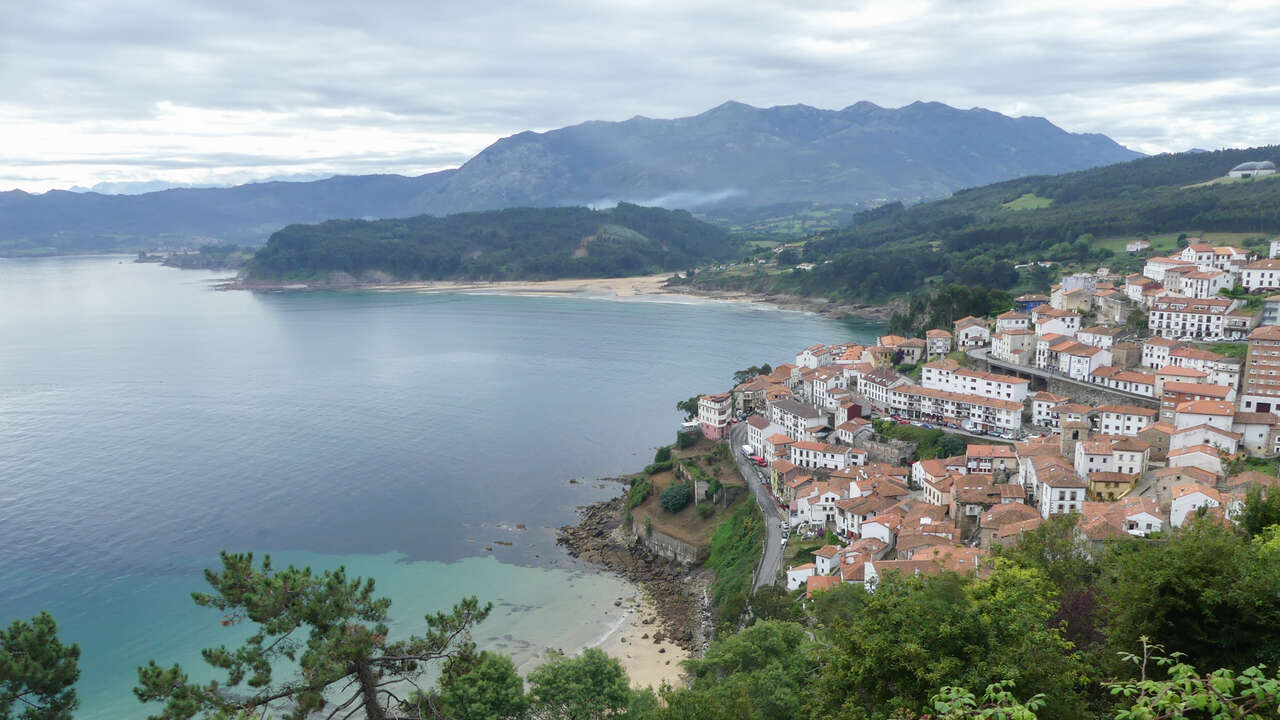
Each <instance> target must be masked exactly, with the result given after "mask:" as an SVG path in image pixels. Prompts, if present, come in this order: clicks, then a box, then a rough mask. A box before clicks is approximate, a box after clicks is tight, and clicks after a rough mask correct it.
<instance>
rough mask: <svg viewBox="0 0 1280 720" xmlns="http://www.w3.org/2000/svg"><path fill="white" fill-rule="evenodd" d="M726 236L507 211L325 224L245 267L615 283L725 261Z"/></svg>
mask: <svg viewBox="0 0 1280 720" xmlns="http://www.w3.org/2000/svg"><path fill="white" fill-rule="evenodd" d="M739 252H740V248H739V246H738V245H737V243H736V242H735V241H733V240H732V239H731V238H730V236H729V234H728V233H727V232H726V231H724V230H722V229H720V228H717V227H715V226H713V225H708V224H707V223H704V222H701V221H699V220H697V219H695V218H694V217H693V216H692V215H690V214H689V213H688V212H685V211H683V210H676V211H672V210H663V209H660V208H646V207H640V206H637V205H629V204H626V203H623V204H620V205H618V206H617V207H616V208H613V209H610V210H590V209H588V208H582V207H562V208H516V209H512V210H496V211H490V212H476V213H461V214H458V215H449V216H446V217H441V218H437V217H431V216H427V215H423V216H420V217H413V218H406V219H397V220H376V221H364V220H331V221H329V222H325V223H321V224H319V225H290V226H288V227H286V228H284V229H283V230H280V231H279V232H276V233H275V234H273V235H272V236H271V238H270V239H269V240H268V241H267V244H266V246H265V247H263V248H262V249H261V250H259V251H258V252H257V254H256V255H255V256H254V258H253V259H252V261H250V263H249V272H248V276H249V279H250V280H253V281H271V280H285V279H323V278H326V277H328V276H330V275H332V274H333V273H345V274H346V275H350V276H353V277H356V278H359V277H361V276H364V275H366V274H369V273H385V274H387V275H390V276H391V277H393V278H396V279H423V280H439V279H482V280H513V279H521V280H537V279H553V278H563V277H619V276H624V275H639V274H645V273H654V272H663V271H669V270H675V269H683V268H687V267H690V266H692V265H694V264H697V263H700V262H706V261H713V260H718V259H723V258H726V257H732V256H735V255H737V254H738V253H739Z"/></svg>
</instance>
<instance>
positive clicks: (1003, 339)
mask: <svg viewBox="0 0 1280 720" xmlns="http://www.w3.org/2000/svg"><path fill="white" fill-rule="evenodd" d="M1035 354H1036V334H1035V332H1034V331H1032V330H1002V331H1000V332H997V333H996V334H995V335H992V336H991V357H993V358H995V359H997V360H1003V361H1005V362H1008V363H1014V364H1016V365H1031V364H1032V363H1033V362H1034V361H1035Z"/></svg>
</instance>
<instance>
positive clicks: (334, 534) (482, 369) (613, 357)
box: [0, 257, 875, 720]
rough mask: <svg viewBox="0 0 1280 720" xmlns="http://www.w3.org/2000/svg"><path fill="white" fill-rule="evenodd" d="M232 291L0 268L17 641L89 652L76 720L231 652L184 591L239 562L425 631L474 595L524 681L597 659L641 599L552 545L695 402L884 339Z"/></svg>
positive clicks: (736, 317) (3, 596) (563, 308)
mask: <svg viewBox="0 0 1280 720" xmlns="http://www.w3.org/2000/svg"><path fill="white" fill-rule="evenodd" d="M215 277H217V274H215V273H203V272H181V271H177V270H171V269H168V268H161V267H158V266H154V265H138V264H135V263H132V262H129V261H128V260H127V259H126V260H124V261H123V262H122V261H121V260H120V259H119V258H102V257H95V258H58V259H47V260H0V623H7V622H8V621H9V620H12V619H16V618H23V617H28V616H30V615H31V614H33V613H35V612H37V611H38V610H41V609H48V610H51V611H52V612H54V613H55V615H56V616H57V618H58V620H59V623H60V626H61V630H62V633H61V634H62V636H63V637H64V639H67V640H71V641H75V642H78V643H80V645H81V646H82V648H83V659H82V666H83V676H82V680H81V683H80V686H79V689H80V693H81V696H82V700H83V710H82V712H81V713H79V715H78V717H81V718H88V719H99V718H100V719H103V720H107V719H110V720H115V719H116V718H121V719H123V718H136V717H139V716H141V715H142V708H141V707H140V706H139V705H138V704H137V702H136V701H135V700H133V698H132V695H131V693H130V688H131V687H132V683H133V680H134V678H135V675H134V669H135V668H136V666H138V665H139V664H142V663H145V661H146V660H148V659H151V658H155V659H156V660H157V661H159V662H161V663H172V662H175V661H180V662H182V663H183V664H184V666H186V667H188V668H190V669H197V668H198V667H199V665H200V662H199V654H198V649H199V648H200V647H203V646H206V645H211V644H217V643H221V642H234V641H235V640H236V638H235V637H234V635H235V633H236V632H237V630H236V629H232V630H225V629H223V628H221V626H220V624H219V623H218V617H217V616H216V615H213V616H210V614H209V613H208V612H206V611H202V610H200V609H198V608H196V607H195V606H194V605H193V604H192V603H191V601H190V595H189V594H190V592H191V591H193V590H200V589H203V588H202V585H203V580H202V576H201V572H200V571H201V569H202V568H204V567H209V566H212V565H213V564H214V563H215V562H216V556H217V552H218V551H219V550H221V549H230V550H254V551H257V552H270V553H272V555H273V558H274V560H275V562H276V564H277V565H282V564H284V563H288V562H292V563H295V564H309V565H311V566H312V567H315V568H327V567H336V566H338V565H346V567H347V568H348V571H349V572H350V573H351V574H358V575H365V576H370V577H375V578H377V580H378V588H379V591H380V592H381V593H382V594H385V595H388V596H389V597H391V598H392V599H393V601H394V605H393V608H392V613H393V615H394V620H395V622H396V624H397V625H398V626H400V628H401V629H404V630H406V631H415V630H417V629H419V628H420V625H421V616H422V615H423V614H424V613H426V612H430V611H434V610H438V609H444V608H446V607H447V606H448V605H450V604H451V603H452V602H453V601H455V600H456V599H457V598H458V597H460V596H462V595H466V594H475V595H478V596H480V597H481V599H483V600H491V601H493V602H495V604H497V606H498V608H497V611H496V612H495V613H494V616H493V618H491V619H490V620H489V621H488V622H487V623H486V624H485V625H484V626H482V627H481V628H480V630H479V632H478V634H477V637H478V639H479V640H481V641H482V642H483V643H484V644H485V645H487V646H491V647H499V648H501V649H503V650H505V651H507V652H510V653H512V654H514V655H515V656H516V657H517V658H518V659H519V660H521V661H522V662H525V663H527V662H529V661H531V660H532V659H533V658H535V657H536V656H537V655H538V654H540V653H541V652H542V651H543V650H544V649H545V648H546V647H563V648H574V647H580V646H582V645H586V644H590V643H593V642H595V641H597V640H598V639H599V638H600V637H601V636H602V635H604V634H605V633H607V632H608V630H609V628H610V627H611V626H612V625H613V624H615V623H616V622H617V621H618V619H619V617H620V611H619V610H618V609H617V608H616V607H614V604H613V601H614V600H615V599H616V598H619V597H623V596H627V595H629V594H632V593H633V592H634V589H633V588H632V587H631V586H629V585H628V584H627V583H625V582H623V581H621V580H619V579H617V578H614V577H611V576H609V575H605V574H600V573H595V572H592V571H591V570H590V569H589V568H585V567H583V566H582V565H580V564H578V563H575V562H574V561H572V560H570V559H569V558H568V557H567V556H565V555H564V554H563V552H561V551H560V550H559V549H558V548H557V547H556V546H555V543H554V531H553V530H552V528H555V527H558V526H559V525H562V524H565V523H567V522H570V521H572V520H573V518H574V513H573V508H574V507H576V506H578V505H582V504H585V503H587V502H591V501H594V500H596V499H600V498H602V497H605V496H607V495H611V494H613V493H615V492H616V490H617V489H616V487H613V486H601V485H600V484H598V483H593V482H590V480H591V479H593V478H597V477H603V476H609V475H615V474H621V473H626V472H629V471H633V470H635V469H637V468H638V467H640V466H642V465H643V464H645V463H646V462H648V461H649V460H650V459H651V457H652V453H653V450H654V448H655V447H656V446H658V445H659V444H663V443H666V442H668V441H670V440H671V439H672V437H673V432H674V428H675V426H676V424H677V423H678V420H679V419H680V418H679V417H678V416H677V413H676V412H675V411H674V410H673V405H674V403H675V401H676V400H678V399H681V398H686V397H689V396H690V395H693V394H695V393H698V392H705V391H711V390H717V389H723V388H724V387H726V386H727V384H728V382H729V380H730V376H731V375H732V373H733V371H734V370H736V369H739V368H741V367H744V366H747V365H751V364H758V363H761V362H773V363H777V362H781V361H785V360H786V359H787V358H788V357H791V356H792V355H793V354H794V352H795V350H797V349H798V348H801V347H803V346H806V345H809V344H812V343H814V342H835V341H842V340H847V339H861V340H867V339H869V338H870V337H871V336H872V335H873V334H874V332H875V328H874V327H871V326H867V325H859V324H857V323H845V322H836V321H831V320H826V319H822V318H818V317H816V316H812V315H805V314H800V313H792V312H783V311H777V310H770V309H765V308H760V307H754V306H745V305H731V304H722V303H711V302H696V301H695V302H686V303H681V302H672V301H662V302H657V301H626V302H621V301H609V300H604V299H591V298H581V297H565V298H559V297H555V298H546V297H510V296H484V295H427V294H375V293H332V294H327V293H314V294H282V295H253V294H250V293H243V292H217V291H213V290H211V289H210V281H211V280H212V279H213V278H215ZM571 478H576V479H583V480H586V481H587V482H584V483H581V484H578V483H571V482H570V479H571ZM517 525H523V526H524V529H519V528H517ZM498 541H501V542H502V543H510V545H505V544H499V543H498ZM229 634H230V636H229Z"/></svg>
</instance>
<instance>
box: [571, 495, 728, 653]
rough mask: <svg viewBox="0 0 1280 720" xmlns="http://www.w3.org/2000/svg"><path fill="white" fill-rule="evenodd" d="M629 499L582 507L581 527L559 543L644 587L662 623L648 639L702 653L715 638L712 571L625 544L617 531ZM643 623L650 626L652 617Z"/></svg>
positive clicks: (619, 498) (590, 561)
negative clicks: (710, 589) (712, 632)
mask: <svg viewBox="0 0 1280 720" xmlns="http://www.w3.org/2000/svg"><path fill="white" fill-rule="evenodd" d="M624 497H625V496H620V497H617V498H614V499H612V500H605V501H602V502H598V503H593V504H591V505H587V506H585V507H581V508H579V509H578V511H579V517H580V519H579V521H578V523H577V524H576V525H565V526H564V527H561V528H560V532H559V535H558V536H557V538H556V543H557V544H559V545H562V546H564V548H565V550H566V551H567V552H568V553H569V555H571V556H572V557H574V558H577V559H579V560H584V561H586V562H589V563H592V564H593V565H597V566H599V567H602V568H604V569H606V570H609V571H611V572H615V573H617V574H619V575H621V576H623V577H625V578H626V579H628V580H630V581H631V582H634V583H636V584H637V585H639V586H640V587H642V588H643V589H644V591H645V592H646V593H647V594H648V595H649V598H650V599H651V601H652V602H653V606H654V608H655V609H656V611H657V618H658V620H657V624H658V625H659V627H655V628H654V629H653V630H652V631H651V632H648V633H645V637H644V639H646V640H649V639H651V640H653V642H662V641H663V640H666V641H668V642H673V643H675V644H676V645H679V646H680V647H681V648H682V649H684V650H687V651H689V652H690V653H695V654H700V653H701V652H702V651H703V650H704V649H705V647H706V643H707V642H708V641H709V639H710V624H711V623H710V610H709V608H708V607H707V600H706V598H707V597H708V593H707V592H706V589H707V588H708V587H709V586H710V580H711V578H710V577H709V571H699V570H697V569H693V570H690V569H689V568H686V567H685V566H683V565H681V564H680V563H677V562H673V561H669V560H666V559H664V558H660V557H657V556H655V555H653V554H652V553H650V552H649V551H648V550H647V549H646V548H644V547H643V546H641V545H638V544H637V545H630V544H626V543H624V542H622V541H621V540H620V533H618V532H617V531H618V529H619V528H620V526H621V524H622V520H621V515H622V503H623V498H624ZM641 622H642V623H648V622H649V618H645V619H644V620H643V621H641Z"/></svg>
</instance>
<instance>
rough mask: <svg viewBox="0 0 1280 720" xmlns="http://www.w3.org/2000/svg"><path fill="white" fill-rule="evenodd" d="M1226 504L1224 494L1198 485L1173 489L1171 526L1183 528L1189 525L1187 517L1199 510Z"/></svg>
mask: <svg viewBox="0 0 1280 720" xmlns="http://www.w3.org/2000/svg"><path fill="white" fill-rule="evenodd" d="M1226 504H1227V503H1226V500H1225V498H1223V497H1222V493H1219V492H1218V491H1217V490H1214V489H1213V488H1211V487H1208V486H1206V485H1200V484H1198V483H1195V484H1191V485H1179V486H1177V487H1175V488H1174V489H1173V504H1172V505H1171V506H1170V507H1169V524H1170V525H1172V526H1174V527H1182V526H1183V525H1185V524H1187V516H1189V515H1191V514H1192V513H1194V512H1195V511H1196V510H1197V509H1199V508H1202V507H1208V508H1216V507H1223V506H1225V505H1226Z"/></svg>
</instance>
